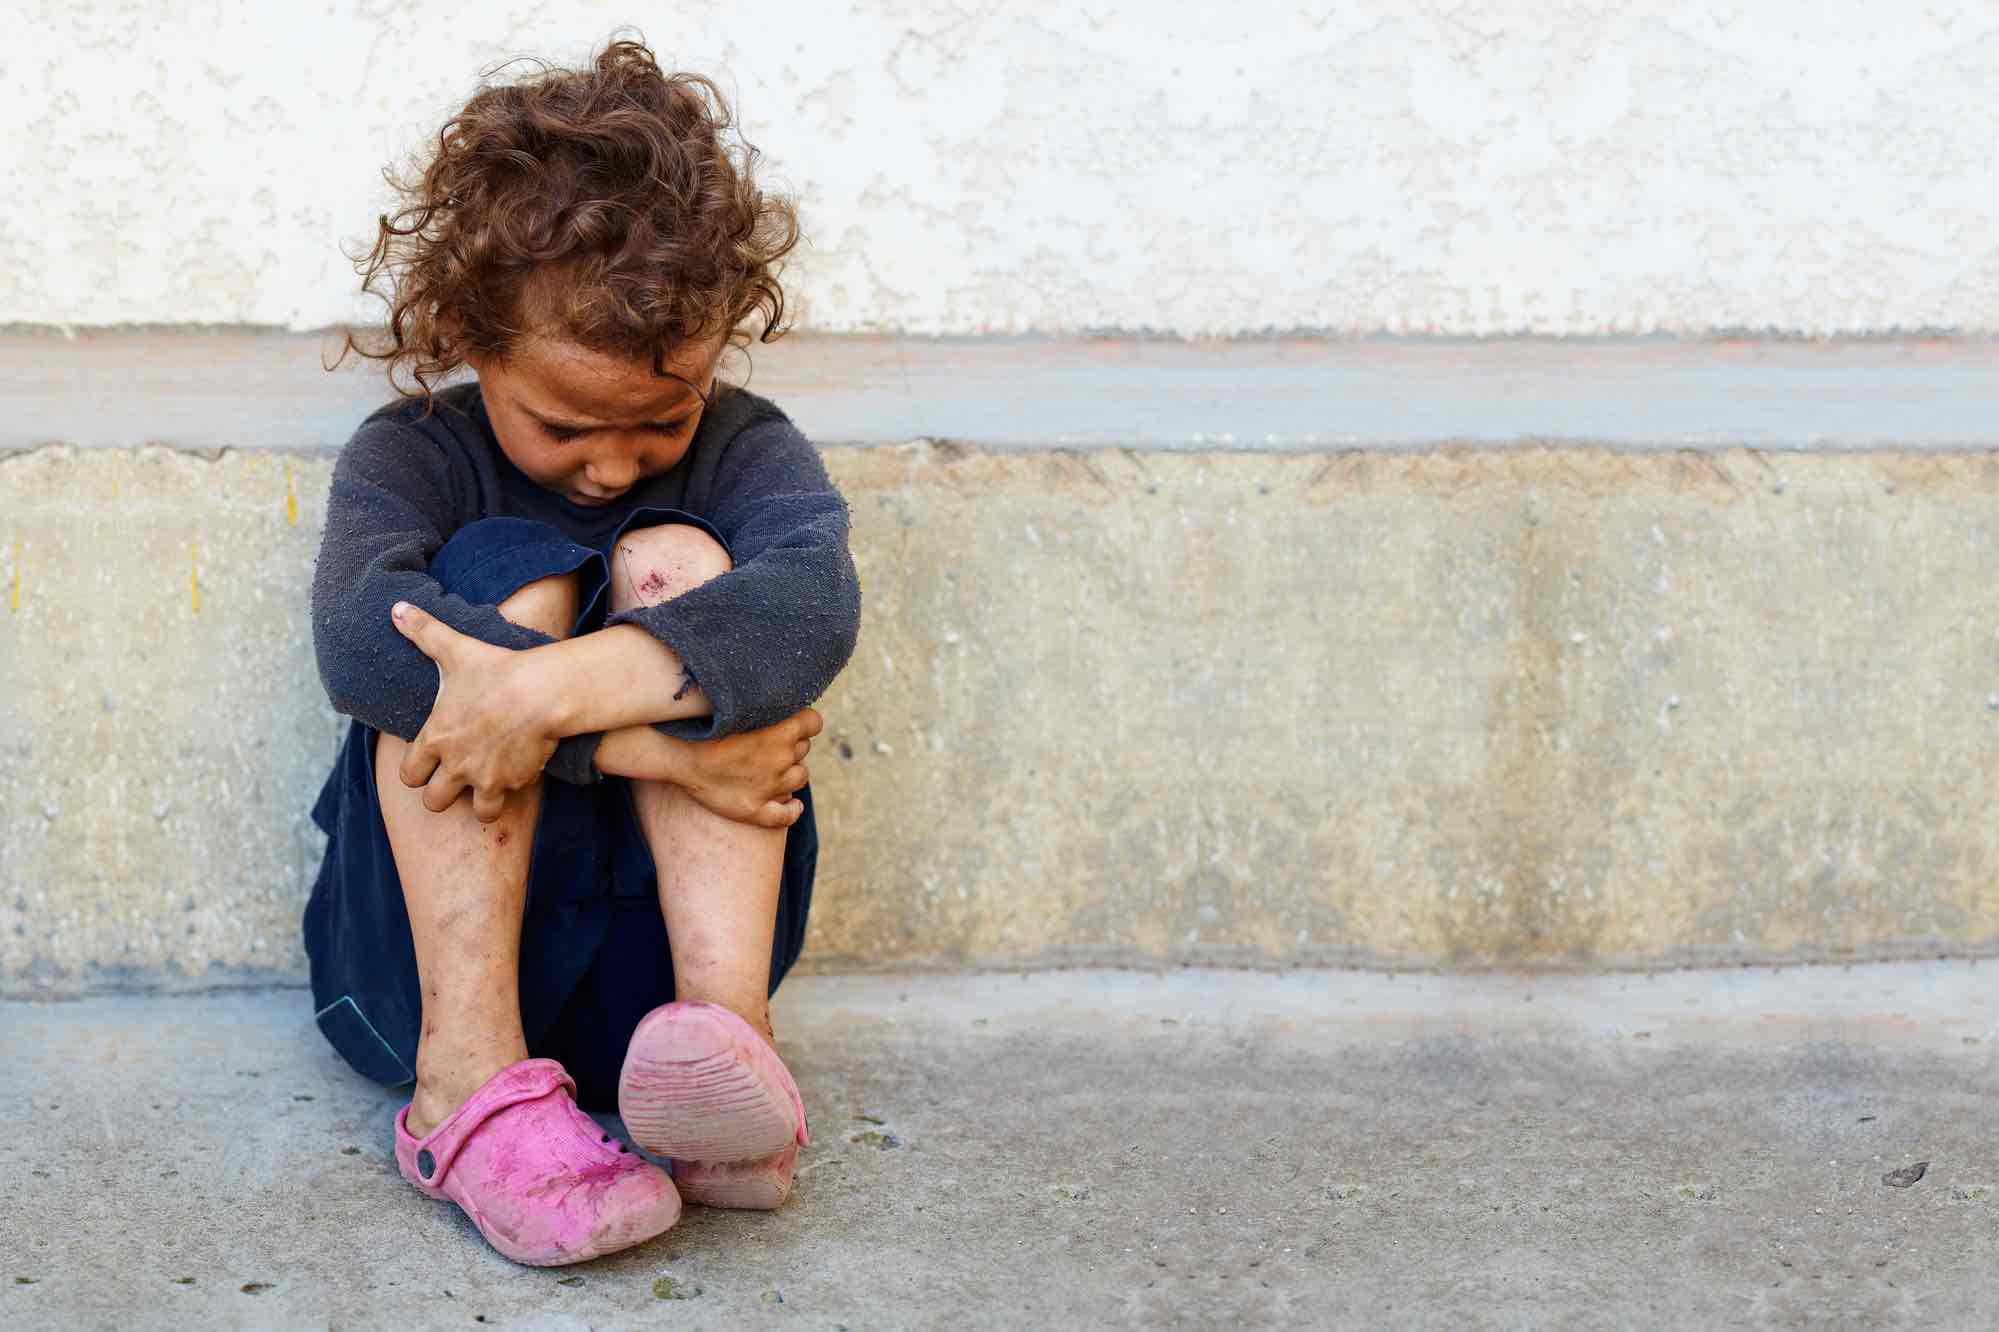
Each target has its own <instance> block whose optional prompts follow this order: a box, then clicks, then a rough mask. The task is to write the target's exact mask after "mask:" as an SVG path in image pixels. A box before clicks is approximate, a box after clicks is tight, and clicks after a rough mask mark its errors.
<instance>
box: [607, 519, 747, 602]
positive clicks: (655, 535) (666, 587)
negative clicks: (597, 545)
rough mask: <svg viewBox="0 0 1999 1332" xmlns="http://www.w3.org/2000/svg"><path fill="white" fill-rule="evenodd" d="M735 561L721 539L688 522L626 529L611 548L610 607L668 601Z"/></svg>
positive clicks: (715, 576) (732, 564) (714, 575)
mask: <svg viewBox="0 0 1999 1332" xmlns="http://www.w3.org/2000/svg"><path fill="white" fill-rule="evenodd" d="M735 567H736V566H735V563H734V562H733V561H732V560H730V558H729V552H728V551H726V550H724V549H722V543H721V542H719V541H717V540H715V538H714V537H711V536H709V535H708V534H707V533H706V532H704V531H702V530H701V529H700V528H698V527H694V526H691V525H690V524H687V523H669V524H667V525H666V526H664V527H647V528H641V529H640V530H639V531H636V532H627V533H626V534H625V535H624V536H622V537H620V538H619V539H618V544H617V548H616V549H614V550H613V551H612V552H611V609H612V610H614V611H626V610H631V609H633V608H634V607H638V606H656V605H658V604H659V603H660V602H662V601H671V600H673V599H674V598H675V597H677V596H679V595H681V594H682V593H684V592H690V591H692V590H693V589H695V588H697V587H699V586H701V585H702V584H703V583H705V582H708V581H709V580H710V579H714V578H719V577H721V576H722V575H723V574H725V573H727V572H729V570H731V569H733V568H735Z"/></svg>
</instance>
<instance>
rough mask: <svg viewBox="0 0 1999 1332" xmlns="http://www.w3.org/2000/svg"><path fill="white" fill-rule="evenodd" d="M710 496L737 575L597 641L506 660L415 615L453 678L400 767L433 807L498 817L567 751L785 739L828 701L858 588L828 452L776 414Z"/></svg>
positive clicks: (641, 613) (408, 630) (855, 613)
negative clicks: (597, 744)
mask: <svg viewBox="0 0 1999 1332" xmlns="http://www.w3.org/2000/svg"><path fill="white" fill-rule="evenodd" d="M708 498H709V503H708V505H707V506H706V507H707V509H708V512H709V515H710V517H711V519H712V521H713V522H714V524H715V527H716V530H717V531H718V532H720V533H721V534H722V537H723V539H724V541H726V542H727V543H728V545H729V548H730V550H731V551H732V552H733V553H734V556H735V559H736V566H735V568H733V569H732V570H730V571H729V572H727V573H724V574H722V575H721V576H720V577H717V578H715V579H713V580H711V581H709V582H707V583H704V584H702V585H701V586H700V587H697V588H695V589H693V590H692V591H690V592H687V593H685V594H683V595H681V596H679V597H676V598H674V599H673V600H671V601H667V602H662V603H660V604H658V605H655V606H648V607H642V608H639V609H636V610H631V611H624V612H620V613H619V614H617V615H614V616H612V617H611V618H612V621H613V623H612V624H611V625H610V626H608V627H607V628H605V629H604V630H602V631H600V632H598V633H594V634H586V635H583V636H582V637H579V638H575V639H571V640H568V641H566V642H562V643H551V644H549V645H547V646H544V647H537V648H535V649H533V650H531V651H527V652H512V653H509V652H496V651H492V650H490V649H485V648H482V647H481V646H480V645H479V644H475V643H469V642H465V641H463V640H461V639H459V638H457V636H455V635H452V634H449V633H441V632H439V631H438V627H437V626H436V625H435V624H434V623H433V622H432V617H429V616H426V615H407V614H406V615H404V617H403V618H402V619H401V620H400V621H399V627H400V628H401V629H402V631H403V633H404V634H405V635H406V636H407V637H409V639H410V640H411V641H412V643H414V644H417V645H419V646H420V647H421V648H422V650H423V651H424V652H426V653H427V654H428V655H430V656H431V657H432V658H433V659H434V660H435V661H436V663H437V666H438V668H439V671H440V672H441V675H442V681H441V683H440V685H439V686H438V688H437V703H436V707H435V709H434V710H433V712H432V714H431V721H430V724H429V725H427V726H426V727H425V729H424V733H423V735H421V736H419V737H418V739H417V741H416V743H415V744H414V745H413V746H412V747H411V749H410V752H409V754H408V756H407V757H406V759H405V762H404V765H403V774H402V775H403V780H404V781H406V782H408V783H409V784H410V785H412V786H417V785H424V786H427V787H428V790H427V791H426V793H425V797H424V803H425V804H426V805H427V806H429V807H430V808H432V809H442V808H445V807H447V806H449V805H450V803H451V802H452V801H453V800H455V799H456V798H457V797H458V795H459V794H460V792H461V791H462V790H463V789H464V788H466V787H468V786H469V787H471V788H472V789H473V792H474V800H473V804H474V808H475V809H478V810H479V811H480V812H481V816H482V817H489V816H490V817H497V814H498V811H499V808H500V802H501V800H502V799H503V797H504V795H505V793H506V792H508V791H510V790H515V789H518V788H519V787H520V786H521V785H523V784H525V783H526V782H527V781H530V780H532V779H533V776H534V771H535V769H534V762H535V759H536V756H537V755H538V754H539V753H542V752H545V751H546V746H547V745H549V744H551V743H553V742H554V740H555V739H556V738H557V737H563V736H588V737H589V738H590V741H591V742H592V743H594V741H595V738H596V733H600V732H612V731H616V730H618V729H620V728H624V727H629V726H631V725H633V724H635V723H651V722H657V723H660V724H661V729H662V730H663V731H665V732H667V734H668V735H669V736H672V737H674V738H678V739H683V740H711V739H715V738H718V737H721V736H727V735H735V734H740V733H743V732H750V731H757V730H761V729H764V728H766V727H770V726H774V725H776V724H777V723H780V722H782V721H784V720H785V719H787V718H791V717H793V716H795V715H796V714H797V713H799V712H800V711H801V710H802V709H804V708H805V707H806V706H807V705H808V704H809V703H811V702H812V701H813V700H814V699H816V698H818V697H819V695H820V694H821V693H823V692H824V690H825V689H826V687H827V686H828V685H829V684H831V683H832V680H833V677H834V676H835V675H836V674H838V672H839V670H840V668H841V667H842V666H844V665H845V664H846V661H847V658H848V657H849V655H851V653H852V651H853V645H854V639H855V637H856V635H857V633H858V630H859V621H860V588H859V584H858V582H857V580H856V578H855V576H854V566H853V559H852V557H851V556H850V555H849V554H848V551H847V510H846V504H845V502H844V501H843V500H842V499H841V498H840V495H839V492H838V491H836V490H835V489H834V488H833V485H832V482H831V481H830V480H829V479H828V477H827V475H826V471H825V467H824V465H823V464H822V463H821V462H820V461H819V456H818V454H817V453H816V452H815V451H814V450H813V448H812V446H811V445H810V444H809V443H807V442H806V440H805V439H804V437H803V436H802V435H800V434H799V433H798V431H797V430H796V429H795V428H794V427H793V426H792V425H791V423H790V422H789V421H787V420H785V419H784V418H783V417H782V416H780V415H776V414H775V413H773V414H772V415H770V416H769V417H767V418H765V419H764V420H761V421H759V422H757V423H756V424H755V425H752V426H750V427H747V428H745V429H744V430H743V431H741V432H740V433H739V434H737V435H736V436H735V438H734V439H733V440H732V441H731V443H730V445H729V447H728V451H727V453H726V454H725V455H724V456H723V457H722V458H721V459H720V460H718V463H717V466H716V472H715V478H714V485H713V494H712V496H710V497H708ZM660 752H661V751H659V750H658V749H657V747H644V746H636V745H632V744H631V742H630V741H629V740H627V742H626V747H624V748H620V749H618V750H617V751H615V756H614V759H613V762H614V763H615V764H616V765H617V766H616V767H605V766H604V765H602V764H600V765H599V767H600V770H602V771H606V772H616V771H618V769H619V768H630V767H633V766H634V765H636V764H638V763H640V762H652V763H654V764H655V767H656V765H657V762H658V755H659V753H660ZM620 775H627V776H648V777H651V776H656V775H660V774H658V773H657V772H656V771H655V770H654V769H652V768H648V769H646V770H641V771H626V772H622V773H621V774H620ZM660 779H662V780H672V779H671V778H669V777H664V776H663V775H661V776H660Z"/></svg>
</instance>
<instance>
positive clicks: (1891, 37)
mask: <svg viewBox="0 0 1999 1332" xmlns="http://www.w3.org/2000/svg"><path fill="white" fill-rule="evenodd" d="M621 22H630V23H634V24H637V25H638V26H640V27H641V28H642V29H643V30H644V32H645V34H646V36H647V37H648V38H649V39H650V40H651V41H652V43H653V44H654V46H655V47H656V49H658V50H659V51H660V53H661V55H662V58H663V59H666V60H668V61H672V62H678V63H680V64H683V65H685V66H689V67H693V68H697V69H702V70H706V71H709V72H716V71H727V72H728V73H729V75H730V76H731V79H732V81H733V83H734V85H735V86H736V87H737V88H738V89H739V95H740V101H741V105H742V108H743V110H744V112H745V114H746V120H747V123H748V125H749V127H750V131H751V135H752V137H753V138H754V139H755V141H756V142H758V143H759V144H760V145H761V146H762V147H764V148H765V150H766V151H767V152H768V154H769V157H770V161H771V164H772V168H773V169H772V172H771V174H772V178H773V179H776V180H779V181H782V182H784V183H785V184H786V185H788V186H789V187H790V188H792V189H794V190H796V191H797V192H798V194H799V195H800V196H801V200H802V203H803V206H804V213H805V217H806V221H807V224H808V227H809V230H810V234H811V236H812V238H813V241H814V247H813V249H812V250H811V251H810V253H809V254H808V255H807V256H806V257H805V259H804V261H803V262H802V264H801V265H800V268H799V270H798V275H799V277H800V279H801V281H800V289H801V293H802V296H803V305H804V308H805V311H806V315H807V321H806V322H807V326H808V327H812V328H817V329H822V330H828V331H840V330H895V331H908V332H917V333H974V332H1019V331H1027V330H1037V331H1060V330H1077V329H1101V328H1117V329H1127V330H1140V329H1144V330H1158V331H1165V332H1173V333H1182V334H1236V333H1256V332H1264V331H1268V330H1297V329H1314V330H1321V329H1322V330H1336V331H1342V332H1349V331H1379V330H1387V331H1394V332H1410V333H1445V334H1492V333H1501V332H1533V333H1545V334H1597V333H1631V332H1646V331H1654V330H1666V331H1674V332H1696V331H1707V330H1714V329H1745V328H1746V329H1753V330H1765V329H1776V330H1784V331H1791V332H1804V333H1839V332H1852V331H1872V332H1880V331H1889V330H1896V329H1911V328H1961V329H1966V330H1982V331H1991V330H1995V329H1999V174H1996V173H1999V167H1995V161H1999V151H1995V149H1994V148H1993V145H1992V135H1991V133H1990V129H1991V117H1992V111H1993V97H1994V95H1995V94H1994V92H1993V90H1994V89H1995V88H1999V4H1994V3H1992V0H1929V2H1927V3H1925V4H1923V5H1921V6H1917V5H1912V4H1883V3H1880V0H1864V2H1862V0H1740V2H1739V3H1725V2H1724V0H1353V2H1351V3H1344V4H1333V3H1318V4H1311V3H1280V2H1279V0H1239V2H1237V3H1229V4H1214V3H1201V2H1197V0H1079V2H1072V3H1057V2H1054V0H980V2H979V3H967V2H965V0H937V2H931V0H764V2H763V3H761V4H756V5H749V4H742V5H730V6H723V5H716V4H708V5H696V4H681V5H665V4H657V3H651V4H646V3H628V4H622V5H610V4H602V3H592V2H591V0H532V2H527V0H521V2H517V3H483V2H482V3H478V4H467V3H456V4H453V3H440V2H439V0H335V2H334V3H321V4H304V3H290V2H286V3H279V2H277V0H270V2H269V3H249V2H248V0H242V2H239V3H224V2H221V0H211V2H210V3H198V2H197V0H152V2H150V3H85V2H84V0H29V3H28V5H27V14H26V19H25V22H19V21H16V24H15V26H14V28H13V31H12V32H11V33H9V34H8V35H7V38H6V40H5V41H4V42H0V86H4V87H5V88H7V90H8V95H7V96H6V97H5V98H4V99H0V144H4V148H5V154H6V157H5V159H4V164H5V167H6V175H5V181H6V185H7V188H6V189H5V190H4V191H3V192H0V260H4V262H0V324H4V323H56V324H68V325H92V324H112V323H155V322H157V323H175V324H179V323H190V322H200V323H225V324H233V323H255V324H279V325H288V326H292V327H316V326H321V325H325V324H328V323H332V322H335V321H338V320H341V319H344V318H348V317H351V316H354V315H357V314H362V313H365V312H366V310H367V307H366V306H363V305H361V304H360V303H359V302H357V301H356V300H355V298H354V297H353V295H352V294H351V293H352V289H353V286H354V282H353V278H352V276H351V270H350V269H349V268H348V267H347V266H346V264H345V262H344V260H342V258H341V256H340V254H339V251H338V246H339V245H340V243H341V242H342V241H348V242H351V241H353V240H355V239H357V238H359V237H361V236H363V235H364V234H365V233H366V231H367V229H368V227H369V224H370V221H371V219H372V217H373V216H374V214H375V212H376V211H377V210H378V209H379V208H380V207H381V205H382V202H383V192H382V190H381V187H380V185H379V181H378V177H377V174H376V173H377V171H378V168H379V167H380V165H381V163H382V162H383V161H385V160H386V159H387V158H389V157H390V156H391V155H393V154H396V153H399V152H403V151H407V150H408V149H410V148H411V147H413V146H414V145H416V144H417V143H418V142H420V141H421V139H422V138H423V136H424V135H425V134H426V133H427V132H429V131H430V130H431V129H432V128H433V127H434V126H435V124H436V123H437V122H438V121H439V120H440V119H441V118H442V117H443V115H445V114H446V113H447V112H448V110H449V109H450V108H451V107H453V106H454V105H455V104H456V103H457V102H458V101H460V100H462V98H463V97H464V96H465V94H466V93H467V92H468V91H469V90H470V88H471V87H472V83H473V77H474V74H475V71H476V70H477V69H478V68H479V67H480V66H481V65H482V64H484V63H486V62H489V61H491V60H494V59H496V58H498V57H502V56H505V55H509V54H515V53H520V52H534V53H543V54H551V55H556V56H561V57H567V58H575V57H578V56H581V55H583V54H584V53H585V52H586V51H587V49H588V48H589V47H590V46H591V45H592V44H593V43H595V42H598V41H600V40H601V39H602V38H603V37H604V36H605V35H607V34H608V33H609V32H610V31H611V30H612V28H613V27H614V26H615V25H617V24H618V23H621ZM23 36H25V41H24V40H22V38H23Z"/></svg>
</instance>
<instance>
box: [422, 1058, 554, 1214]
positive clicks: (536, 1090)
mask: <svg viewBox="0 0 1999 1332" xmlns="http://www.w3.org/2000/svg"><path fill="white" fill-rule="evenodd" d="M558 1090H560V1091H566V1092H568V1093H569V1094H570V1095H571V1096H574V1095H575V1094H576V1081H575V1079H573V1078H571V1077H570V1076H569V1074H568V1072H566V1071H565V1070H564V1069H563V1067H562V1065H561V1064H559V1063H557V1062H556V1061H555V1060H553V1059H523V1060H522V1061H521V1062H520V1063H518V1064H509V1065H508V1066H507V1067H505V1068H503V1069H501V1070H500V1071H499V1072H498V1073H495V1074H494V1075H493V1076H492V1077H490V1078H488V1079H487V1080H486V1084H485V1085H484V1086H482V1087H481V1088H479V1090H478V1091H475V1092H473V1093H472V1095H471V1096H469V1097H468V1098H466V1101H465V1104H463V1105H461V1106H459V1107H458V1108H457V1109H456V1110H454V1111H452V1112H451V1113H450V1114H449V1115H447V1116H445V1119H444V1122H443V1123H442V1124H439V1125H438V1126H437V1127H436V1128H434V1129H432V1130H431V1132H430V1136H429V1137H427V1138H424V1139H422V1140H420V1141H419V1142H418V1143H417V1144H416V1147H417V1151H416V1165H417V1175H418V1176H419V1177H420V1178H421V1179H422V1180H423V1182H424V1184H425V1185H426V1186H428V1187H430V1188H437V1187H438V1186H439V1185H441V1184H442V1183H443V1182H444V1177H445V1176H446V1175H448V1174H450V1173H451V1163H452V1162H453V1161H455V1160H457V1159H458V1153H459V1151H460V1150H462V1149H463V1148H464V1146H465V1144H466V1143H467V1142H469V1141H471V1139H472V1135H473V1134H475V1133H477V1132H478V1131H479V1129H480V1127H481V1126H482V1125H484V1124H485V1122H486V1121H487V1120H489V1119H491V1118H492V1117H493V1116H494V1115H497V1114H499V1113H500V1112H501V1111H502V1110H505V1109H507V1108H509V1107H510V1106H516V1105H519V1104H520V1103H521V1102H523V1101H538V1100H540V1099H541V1098H542V1097H544V1096H546V1095H548V1094H549V1093H550V1092H552V1091H558ZM426 1154H428V1155H429V1157H430V1158H431V1169H430V1173H429V1174H425V1173H424V1171H423V1158H424V1156H425V1155H426Z"/></svg>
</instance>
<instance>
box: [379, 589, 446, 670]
mask: <svg viewBox="0 0 1999 1332" xmlns="http://www.w3.org/2000/svg"><path fill="white" fill-rule="evenodd" d="M389 618H390V619H391V620H392V621H394V622H395V626H396V632H398V633H400V634H401V635H402V636H403V637H404V638H407V639H408V640H409V641H410V642H412V643H414V644H416V647H417V651H419V652H421V653H423V655H424V656H426V657H429V658H430V659H431V660H432V661H435V662H439V663H442V662H443V660H444V659H445V657H447V656H449V655H450V653H451V649H452V645H453V644H454V643H455V642H456V641H457V639H458V637H459V635H458V631H457V630H456V629H453V628H452V627H451V626H450V625H448V624H445V623H444V622H443V621H441V620H438V619H435V618H433V617H432V616H431V615H429V614H428V613H426V612H424V611H420V610H418V609H417V608H416V607H414V606H412V605H410V604H409V603H408V602H407V601H398V602H397V603H396V604H395V606H394V608H393V609H391V610H390V611H389Z"/></svg>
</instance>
